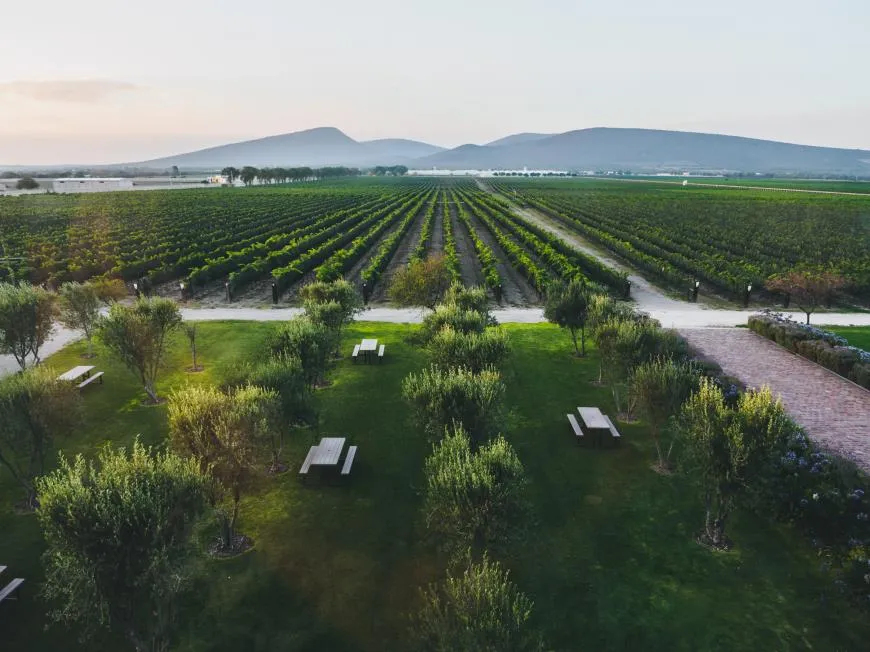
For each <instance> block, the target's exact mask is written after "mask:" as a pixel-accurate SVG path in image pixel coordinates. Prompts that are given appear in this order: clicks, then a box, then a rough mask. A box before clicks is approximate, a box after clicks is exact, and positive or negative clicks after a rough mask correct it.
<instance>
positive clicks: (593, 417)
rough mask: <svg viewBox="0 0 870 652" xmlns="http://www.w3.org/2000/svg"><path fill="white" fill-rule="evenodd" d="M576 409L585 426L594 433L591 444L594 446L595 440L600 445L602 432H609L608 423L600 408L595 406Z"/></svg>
mask: <svg viewBox="0 0 870 652" xmlns="http://www.w3.org/2000/svg"><path fill="white" fill-rule="evenodd" d="M577 411H578V412H579V413H580V418H581V419H583V423H584V424H585V425H586V428H587V429H588V430H589V432H590V433H593V435H594V436H593V437H592V445H593V446H594V445H595V443H596V442H597V443H598V444H599V445H600V444H601V438H602V436H603V434H604V433H605V432H608V433H609V432H610V424H609V423H608V422H607V419H605V418H604V415H603V414H602V413H601V410H599V409H598V408H597V407H578V408H577Z"/></svg>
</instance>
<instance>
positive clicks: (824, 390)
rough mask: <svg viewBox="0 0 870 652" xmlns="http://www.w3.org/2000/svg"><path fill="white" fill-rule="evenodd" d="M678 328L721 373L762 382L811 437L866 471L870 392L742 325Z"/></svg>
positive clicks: (869, 465) (868, 468)
mask: <svg viewBox="0 0 870 652" xmlns="http://www.w3.org/2000/svg"><path fill="white" fill-rule="evenodd" d="M680 333H681V334H682V335H683V337H685V338H686V339H687V340H688V341H689V344H690V345H691V346H692V347H693V348H694V349H696V350H697V351H698V352H700V353H701V354H702V355H703V356H705V357H708V358H711V359H713V360H715V361H716V362H718V363H719V365H720V366H721V367H722V369H723V370H724V371H725V373H726V374H728V375H730V376H735V377H736V378H739V379H740V380H741V381H743V382H744V383H745V384H746V385H748V386H751V387H760V386H762V385H768V386H769V387H770V389H771V391H773V393H774V394H779V395H780V396H781V397H782V402H783V405H784V406H785V408H786V410H788V412H789V414H791V416H792V417H793V418H794V419H795V421H797V422H798V423H799V424H801V425H802V426H803V427H804V428H806V431H807V433H808V434H809V435H810V436H811V437H812V438H813V439H814V440H815V441H817V442H818V443H819V444H821V445H822V446H824V447H826V448H828V449H829V450H830V451H831V452H834V453H837V454H838V455H842V456H843V457H847V458H849V459H851V460H853V461H854V462H855V463H857V464H858V465H859V466H860V467H861V468H863V469H864V470H865V471H870V427H868V424H870V392H867V390H865V389H863V388H861V387H858V386H857V385H855V384H853V383H851V382H849V381H848V380H845V379H843V378H841V377H840V376H838V375H837V374H835V373H833V372H832V371H828V370H827V369H824V368H822V367H820V366H819V365H817V364H815V363H813V362H810V361H809V360H805V359H804V358H801V357H800V356H797V355H794V354H793V353H790V352H789V351H786V350H785V349H784V348H782V347H781V346H779V345H778V344H776V343H774V342H771V341H770V340H767V339H765V338H763V337H761V336H760V335H756V334H755V333H753V332H751V331H748V330H742V329H736V328H726V329H711V328H708V329H681V330H680Z"/></svg>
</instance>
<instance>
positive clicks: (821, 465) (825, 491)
mask: <svg viewBox="0 0 870 652" xmlns="http://www.w3.org/2000/svg"><path fill="white" fill-rule="evenodd" d="M868 489H870V480H868V478H867V476H866V475H864V474H863V473H861V472H860V471H859V470H858V469H856V468H855V466H854V465H852V464H851V463H849V462H847V461H845V460H843V459H841V458H838V457H836V456H833V455H830V454H828V453H825V452H823V451H821V450H819V449H817V448H816V447H815V446H814V445H813V443H812V442H811V441H810V440H809V439H808V438H807V436H806V435H805V434H804V433H803V432H802V431H801V430H800V429H797V428H796V429H795V431H794V433H793V434H792V435H791V436H790V437H789V438H788V440H787V441H786V442H785V444H784V445H783V447H782V449H781V450H780V451H778V453H777V455H776V456H775V458H774V459H773V460H772V461H771V465H770V469H769V473H768V474H767V476H766V481H765V483H764V484H763V486H762V488H761V489H760V490H759V491H758V492H757V493H756V495H755V496H754V499H755V501H756V508H757V509H759V510H761V511H762V512H765V513H775V514H776V516H777V517H778V518H779V519H781V520H785V521H789V522H792V523H793V524H795V525H796V526H797V527H799V528H800V529H802V530H803V531H804V532H805V533H806V534H807V535H808V536H809V537H810V538H811V540H812V543H813V547H815V548H816V549H817V551H818V554H819V557H820V558H823V559H824V560H825V565H826V567H827V569H828V570H829V571H830V572H831V573H832V574H833V575H834V580H835V581H836V586H837V587H839V589H841V590H842V591H844V592H847V593H849V594H850V596H851V597H853V598H855V599H856V601H858V602H859V603H861V604H864V605H865V606H866V607H868V608H870V496H868V495H867V491H868Z"/></svg>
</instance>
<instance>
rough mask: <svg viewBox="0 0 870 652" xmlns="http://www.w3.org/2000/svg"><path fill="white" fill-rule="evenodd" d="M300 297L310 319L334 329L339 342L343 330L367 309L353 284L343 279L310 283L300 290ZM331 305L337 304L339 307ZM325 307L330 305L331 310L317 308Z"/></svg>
mask: <svg viewBox="0 0 870 652" xmlns="http://www.w3.org/2000/svg"><path fill="white" fill-rule="evenodd" d="M299 296H300V298H301V299H302V302H303V306H304V307H305V312H306V314H307V315H308V316H309V318H310V319H311V320H312V321H315V322H317V321H320V322H321V323H326V325H327V326H329V327H330V328H334V329H335V330H336V333H337V338H336V339H337V340H338V339H340V337H341V329H342V328H343V327H344V326H346V325H348V324H350V323H352V322H353V320H354V318H355V317H356V316H357V315H358V314H359V313H361V312H362V311H363V310H364V309H365V307H364V304H363V299H362V296H360V293H359V292H357V290H356V288H355V287H354V286H353V284H352V283H350V282H349V281H347V280H345V279H343V278H342V279H338V280H336V281H333V282H331V283H325V282H322V281H318V282H316V283H309V284H308V285H306V286H305V287H303V288H302V290H300V292H299ZM331 304H337V305H338V307H337V308H336V307H335V306H333V305H331ZM324 305H330V308H329V309H328V310H325V309H323V308H320V309H318V308H317V306H324ZM327 322H328V323H327Z"/></svg>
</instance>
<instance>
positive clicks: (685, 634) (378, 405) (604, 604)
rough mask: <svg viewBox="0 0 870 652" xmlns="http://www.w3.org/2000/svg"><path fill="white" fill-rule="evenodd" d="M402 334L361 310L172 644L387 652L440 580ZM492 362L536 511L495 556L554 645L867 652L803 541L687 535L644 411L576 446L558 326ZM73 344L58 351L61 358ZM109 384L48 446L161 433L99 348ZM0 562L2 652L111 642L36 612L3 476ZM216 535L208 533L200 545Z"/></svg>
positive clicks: (32, 569) (200, 378)
mask: <svg viewBox="0 0 870 652" xmlns="http://www.w3.org/2000/svg"><path fill="white" fill-rule="evenodd" d="M272 328H274V326H273V325H270V324H262V323H260V324H257V323H244V322H235V323H234V322H226V323H203V324H201V326H200V329H201V336H200V337H201V342H200V349H201V359H202V362H203V363H204V364H205V365H206V370H205V372H203V373H200V374H187V373H184V372H183V371H181V369H183V367H185V366H187V365H189V364H190V362H189V360H188V357H187V353H186V351H185V348H184V346H183V344H182V342H181V340H180V338H179V341H178V344H177V346H176V348H175V350H174V352H173V356H172V359H171V360H170V364H169V368H170V369H174V370H177V371H173V372H169V373H167V374H166V376H165V377H164V379H163V382H162V383H161V391H162V392H163V393H164V394H165V393H167V392H168V391H170V390H171V388H172V387H178V386H180V385H182V384H183V383H186V382H214V381H215V380H216V379H218V378H219V377H220V374H221V369H222V368H225V367H226V366H229V365H233V364H235V363H238V362H239V361H241V360H245V359H248V358H250V357H252V356H255V355H257V354H258V352H259V351H260V349H261V347H262V344H263V342H264V340H265V338H266V337H267V334H268V332H269V331H270V330H271V329H272ZM412 328H413V327H410V326H403V325H392V324H380V323H377V324H375V323H359V324H357V325H355V326H354V327H353V328H350V329H349V330H348V332H347V333H346V334H345V337H344V344H343V346H342V351H343V353H344V354H345V358H344V359H343V360H341V361H340V362H339V363H338V364H337V366H336V368H335V370H334V371H333V372H332V374H331V376H330V378H331V380H332V384H331V385H330V386H329V387H327V388H324V389H322V390H319V391H318V393H317V401H318V403H319V407H320V411H321V422H320V424H319V427H317V428H311V429H306V430H298V431H296V432H294V433H292V435H291V436H290V437H289V440H288V446H287V449H286V454H285V458H286V460H287V461H288V462H289V463H290V466H291V471H290V472H289V473H286V474H284V475H281V476H279V477H275V478H266V479H264V480H263V481H262V482H261V483H260V486H259V487H258V488H257V490H256V491H255V492H254V493H252V494H251V495H250V496H248V497H247V498H246V499H245V500H244V503H243V509H242V515H241V526H240V527H241V530H242V531H243V532H245V533H246V534H248V535H250V536H251V537H253V539H254V541H255V547H254V549H253V550H251V551H250V552H248V553H246V554H244V555H241V556H239V557H237V558H234V559H230V560H225V561H215V560H211V559H208V558H206V557H203V558H202V561H201V566H202V571H203V577H202V579H201V580H200V581H199V583H198V585H197V586H196V590H195V592H194V593H193V594H192V595H191V596H190V597H189V598H188V599H187V600H186V604H185V611H184V613H183V614H182V618H181V621H182V622H183V626H182V628H181V641H180V644H179V645H178V647H177V649H179V650H190V651H193V650H197V651H200V650H202V651H205V650H239V649H244V650H263V651H265V650H371V651H380V650H388V649H389V650H401V649H405V647H406V642H405V639H404V635H405V631H406V627H407V614H408V613H409V612H410V611H412V610H413V609H414V608H415V606H416V605H417V600H418V588H419V587H420V586H421V585H423V584H425V583H428V582H430V581H433V580H436V579H438V578H439V577H441V576H442V574H443V570H444V569H443V560H441V559H440V557H438V556H437V555H435V554H434V553H433V551H432V549H431V548H430V546H429V545H428V544H427V543H426V540H425V532H424V530H423V528H422V527H421V524H420V520H419V508H420V503H421V498H420V489H421V486H422V480H423V478H422V466H423V460H424V458H425V456H426V454H427V453H428V450H429V444H428V443H427V442H426V441H424V440H423V438H422V437H421V436H420V435H419V434H418V433H417V432H416V431H415V429H414V428H413V426H411V424H410V423H409V421H408V410H407V408H406V406H405V404H404V403H403V401H402V400H401V397H400V386H401V382H402V379H403V378H404V377H405V376H406V375H407V374H408V373H409V372H411V371H417V370H419V369H421V368H422V367H423V366H424V365H425V364H426V356H425V352H423V351H421V350H420V349H419V348H418V347H415V346H412V345H409V344H407V343H406V342H405V338H406V337H407V335H408V334H409V333H410V332H411V329H412ZM506 328H507V329H508V331H509V332H510V334H511V341H512V344H513V353H512V355H511V358H510V362H509V363H508V365H507V366H506V368H505V373H504V375H505V382H506V384H507V387H508V391H507V403H508V406H509V408H510V414H509V418H508V427H507V428H506V436H507V438H508V439H509V440H510V441H511V442H512V443H513V445H514V446H515V447H516V449H517V452H518V454H519V456H520V459H521V460H522V461H523V463H524V465H525V467H526V470H527V473H528V475H529V478H530V481H531V485H530V491H531V500H532V502H533V513H534V522H533V523H532V524H531V526H530V529H529V535H528V536H527V537H526V538H525V540H523V541H521V542H518V543H516V544H514V545H512V546H511V547H510V548H509V549H508V550H507V551H506V552H505V553H504V554H503V555H502V556H501V560H502V561H503V562H504V563H505V564H506V566H507V567H508V568H509V569H510V570H511V572H512V576H513V578H514V580H515V581H516V582H517V584H518V585H519V586H520V588H521V589H523V590H524V591H525V592H526V593H528V594H529V596H530V597H531V598H532V599H533V600H534V601H535V612H534V613H535V621H536V623H537V624H538V625H539V626H540V628H541V629H542V630H543V632H544V634H545V637H546V639H547V641H548V643H549V645H550V647H551V648H552V649H556V650H578V649H589V650H687V651H688V650H693V651H694V650H729V651H731V650H753V651H754V650H761V649H764V650H804V649H806V650H810V649H812V650H863V649H865V645H866V641H867V640H868V637H870V625H868V623H867V621H866V618H864V619H862V617H861V615H860V614H859V613H857V612H856V611H854V610H853V609H852V608H850V607H848V606H847V605H844V604H842V603H841V602H840V601H839V600H838V598H836V597H835V596H834V595H833V591H832V590H831V588H832V587H831V585H830V583H829V581H828V580H825V579H824V578H822V577H821V576H820V575H819V573H818V563H819V562H818V560H817V559H816V558H815V557H814V555H813V553H812V551H811V550H810V549H809V547H808V546H807V545H806V543H805V542H804V541H803V539H802V537H801V536H800V535H799V534H797V533H796V532H794V531H793V530H791V529H789V528H787V527H781V526H774V525H771V524H769V523H767V522H766V521H764V520H763V519H760V518H757V517H754V516H752V515H750V514H747V513H738V514H737V515H736V517H735V518H734V520H733V522H732V523H731V526H730V527H731V535H732V537H733V538H734V539H735V541H736V543H737V548H736V550H735V551H733V552H730V553H726V554H721V553H711V552H710V551H708V550H706V549H704V548H702V547H700V546H698V545H697V544H695V543H694V542H693V535H694V534H695V532H696V531H697V530H698V526H699V525H700V523H701V519H702V510H701V506H700V502H699V499H698V496H697V494H696V492H695V491H694V490H693V489H692V488H691V486H690V485H688V484H687V482H686V481H685V480H684V479H683V478H681V477H680V476H670V477H663V476H660V475H657V474H656V473H653V472H652V471H651V470H650V468H649V465H650V462H651V459H652V445H651V442H650V441H649V440H648V435H647V433H646V431H645V429H644V427H643V425H642V424H634V425H630V426H629V425H623V424H618V425H619V427H620V430H621V431H622V434H623V443H622V446H620V447H619V448H612V449H604V450H599V449H589V448H585V447H582V446H579V445H578V444H577V442H576V441H575V440H574V436H573V434H572V433H571V432H570V429H569V426H568V424H567V419H566V418H565V415H566V414H567V413H568V412H570V411H572V410H575V409H576V407H577V406H579V405H599V406H601V407H602V408H603V409H604V410H605V412H609V413H611V414H612V413H613V409H612V402H611V398H610V393H609V391H608V389H607V388H601V387H597V386H595V385H593V384H591V382H590V381H592V380H593V379H595V378H596V377H597V374H598V361H597V358H596V356H595V353H594V351H591V352H590V355H589V356H588V357H587V358H586V359H577V358H574V357H573V356H571V355H570V342H569V339H568V337H567V336H566V335H565V334H564V333H562V332H559V331H558V330H557V329H555V328H553V327H552V326H549V325H510V326H506ZM361 337H377V338H378V339H380V340H381V341H383V342H385V343H386V345H387V357H386V360H385V362H384V363H383V364H381V365H364V364H353V363H352V362H351V361H350V360H349V359H347V357H346V356H347V353H348V352H349V350H350V348H351V346H352V343H353V341H355V340H357V341H358V340H359V339H360V338H361ZM82 350H83V345H75V346H72V347H69V348H68V349H66V350H64V351H62V352H61V353H59V354H57V355H56V356H53V357H52V358H51V359H50V360H49V364H51V365H53V366H55V367H56V368H57V369H60V370H63V369H66V368H69V367H71V366H73V365H75V364H78V363H79V362H80V358H79V355H80V353H81V352H82ZM96 364H97V366H98V368H99V369H102V370H104V371H106V384H105V385H103V386H99V385H98V386H96V387H92V388H91V387H89V388H88V389H87V390H86V391H85V395H84V396H85V401H86V403H87V407H88V410H87V411H88V426H87V427H86V428H84V429H83V430H82V432H81V434H79V435H77V436H76V437H74V438H73V439H72V440H70V441H66V442H63V443H62V447H63V448H64V449H65V450H67V451H69V452H70V453H75V452H84V453H86V454H91V453H93V452H94V451H95V450H96V449H97V447H98V446H99V445H101V444H103V443H105V442H110V443H112V444H115V445H119V444H125V445H126V444H129V443H130V442H131V441H132V439H133V437H134V436H135V435H136V434H137V433H141V436H142V438H143V440H145V441H146V442H149V443H153V444H160V443H161V442H163V441H164V438H165V433H166V420H165V408H164V407H156V408H155V407H143V406H141V404H140V400H141V398H142V395H141V391H140V390H139V388H138V385H137V383H136V381H135V378H134V377H133V376H132V374H130V373H129V372H127V371H126V370H125V369H123V368H122V367H120V366H119V365H118V364H116V363H114V362H113V361H112V359H111V358H110V357H109V356H108V355H107V354H106V353H103V352H101V354H100V357H99V358H97V360H96ZM330 435H337V436H346V437H347V438H348V440H349V443H351V444H355V445H358V446H359V452H358V454H357V458H356V461H355V464H354V469H353V473H352V475H351V477H350V478H343V479H342V481H339V478H337V477H332V476H328V475H327V476H321V477H318V476H316V475H315V476H313V477H311V478H309V479H308V480H307V481H306V482H305V483H303V482H300V480H299V477H298V474H297V473H296V470H297V469H298V466H299V464H300V463H301V461H302V459H303V458H304V456H305V453H306V452H307V450H308V447H309V446H310V445H311V444H312V443H315V442H316V441H318V440H319V438H320V437H322V436H330ZM0 478H2V479H0V510H2V511H0V563H2V564H6V565H8V566H9V567H10V568H9V570H7V571H6V573H5V574H4V575H7V574H10V573H11V574H12V575H14V576H24V577H27V578H28V584H27V585H25V589H26V590H25V592H24V594H23V596H22V600H20V601H19V602H17V603H3V604H2V605H0V632H2V636H3V639H2V640H3V643H2V649H3V650H4V651H5V650H58V649H63V650H117V649H125V647H126V646H125V645H124V642H123V641H118V640H117V639H114V638H112V637H110V636H105V637H101V638H100V639H98V640H96V641H92V642H91V643H90V644H78V643H76V640H75V636H74V635H71V634H70V633H68V632H67V631H66V630H64V629H62V628H60V627H57V626H51V627H49V628H48V629H47V630H46V629H44V626H45V624H46V623H47V619H46V605H45V604H44V603H43V602H42V601H41V600H40V599H39V598H38V596H37V592H38V586H37V585H38V581H39V578H40V576H41V571H40V560H39V556H40V553H41V551H42V549H43V544H42V542H41V537H40V534H39V531H38V527H37V524H36V521H35V519H34V518H33V517H32V516H16V515H14V514H13V513H12V512H11V504H12V503H13V501H14V500H16V499H17V497H18V493H17V489H16V488H15V487H14V486H12V485H11V484H10V483H9V482H8V480H7V478H6V476H5V475H3V476H0ZM210 534H211V526H210V524H206V526H205V527H204V528H203V532H202V533H201V536H202V538H203V540H204V539H205V537H207V536H209V535H210Z"/></svg>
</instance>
